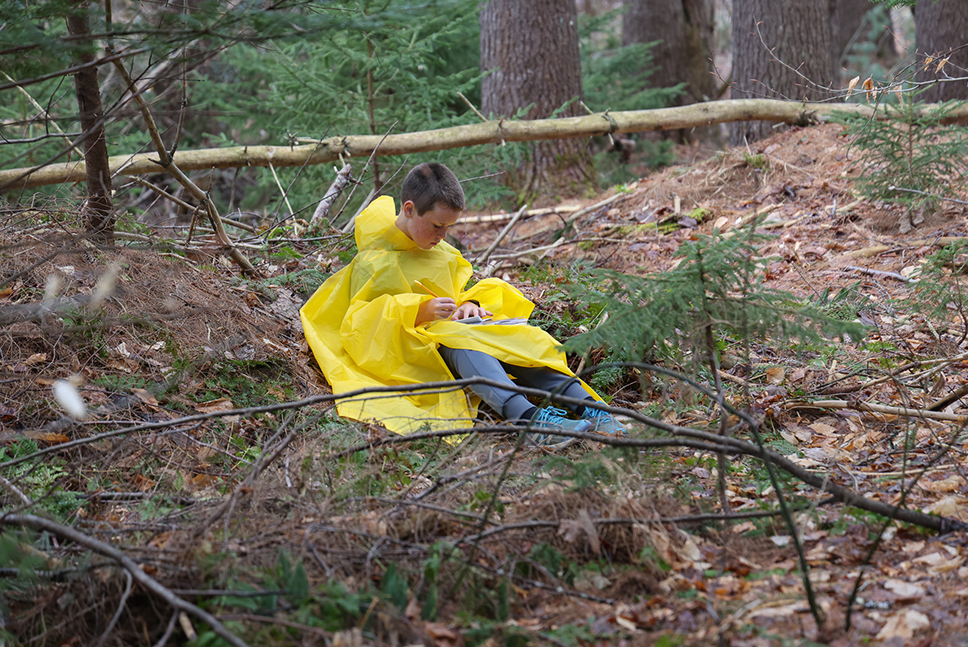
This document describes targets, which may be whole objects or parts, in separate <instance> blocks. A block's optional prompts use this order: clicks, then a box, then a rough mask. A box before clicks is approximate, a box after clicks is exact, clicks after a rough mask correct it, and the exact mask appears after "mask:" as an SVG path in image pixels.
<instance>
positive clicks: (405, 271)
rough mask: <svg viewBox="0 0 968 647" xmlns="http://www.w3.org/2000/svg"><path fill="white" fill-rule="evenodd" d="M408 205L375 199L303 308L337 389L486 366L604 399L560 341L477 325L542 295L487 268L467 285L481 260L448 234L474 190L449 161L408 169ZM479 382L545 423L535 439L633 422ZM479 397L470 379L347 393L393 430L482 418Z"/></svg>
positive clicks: (515, 313)
mask: <svg viewBox="0 0 968 647" xmlns="http://www.w3.org/2000/svg"><path fill="white" fill-rule="evenodd" d="M401 200H402V205H401V206H400V211H399V213H396V212H395V211H394V205H393V199H392V198H390V197H387V196H384V197H381V198H378V199H377V200H374V201H373V203H372V204H370V206H369V207H367V208H366V209H365V210H364V211H363V213H361V214H360V215H359V217H358V218H357V220H356V242H357V248H358V250H359V252H358V253H357V255H356V257H355V258H354V259H353V261H352V262H351V263H350V264H349V265H348V266H347V267H345V268H343V269H342V270H340V271H339V272H337V273H336V274H334V275H333V276H331V277H330V278H329V279H327V280H326V282H325V283H323V285H321V286H320V287H319V289H318V290H317V291H316V293H315V294H314V295H313V296H312V298H310V299H309V301H307V302H306V305H304V306H303V308H302V310H301V311H300V315H301V317H302V322H303V329H304V331H305V333H306V339H307V341H308V342H309V346H310V347H311V348H312V350H313V354H314V355H315V356H316V360H317V361H318V362H319V365H320V367H321V368H322V370H323V374H324V375H325V376H326V379H327V380H329V383H330V385H332V387H333V392H334V393H343V392H346V391H351V390H354V389H360V388H365V387H370V386H388V385H405V384H420V383H426V382H440V381H449V380H452V379H454V378H455V377H464V378H467V377H474V376H481V377H486V378H489V379H492V380H495V381H500V382H503V383H505V384H507V385H511V384H513V382H512V381H511V379H510V378H509V377H508V375H509V374H510V375H512V376H514V377H515V378H516V379H517V382H518V383H519V384H522V385H525V386H531V387H534V388H540V389H544V390H547V391H554V392H558V393H561V394H563V395H566V396H569V397H573V398H578V399H588V400H594V399H597V397H598V396H597V395H596V394H595V392H594V391H592V390H591V389H590V388H589V387H588V386H587V385H585V384H584V383H583V382H581V381H580V380H578V379H577V378H576V377H575V376H574V374H573V373H572V372H571V371H570V370H569V369H568V365H567V364H566V363H565V357H564V354H563V353H562V352H561V351H560V350H559V348H558V347H559V346H560V344H558V342H557V341H555V339H554V338H553V337H551V336H550V335H548V334H547V333H545V332H544V331H543V330H541V329H540V328H536V327H534V326H529V325H526V324H511V325H494V324H491V325H488V323H487V321H483V322H482V323H481V324H478V325H474V324H470V323H466V322H465V323H461V322H462V321H465V320H468V319H470V318H473V317H479V318H484V317H488V318H493V321H500V320H504V319H515V318H520V319H527V317H528V316H529V315H530V314H531V311H532V309H533V308H534V304H532V303H531V302H530V301H528V300H527V299H526V298H525V297H524V295H523V294H521V292H519V291H518V290H517V289H515V288H514V287H512V286H511V285H509V284H508V283H506V282H504V281H501V280H499V279H495V278H488V279H484V280H483V281H481V282H479V283H477V284H476V285H474V286H473V287H472V288H470V289H467V290H464V286H465V284H466V283H467V281H468V280H469V279H470V278H471V274H472V270H471V265H470V263H468V262H467V261H466V260H464V257H463V256H461V255H460V252H458V251H457V250H456V249H455V248H454V247H452V246H451V245H449V244H448V243H446V242H444V237H445V236H446V234H447V230H448V228H449V227H451V226H452V225H453V224H454V223H455V222H457V219H458V217H459V216H460V212H461V211H462V210H463V209H464V191H463V189H462V188H461V186H460V182H459V181H458V180H457V177H456V176H455V175H454V173H453V172H452V171H451V170H450V169H448V168H447V167H446V166H444V165H442V164H436V163H430V164H421V165H419V166H417V167H415V168H414V169H413V170H411V171H410V173H409V174H408V175H407V178H406V179H405V180H404V183H403V189H402V191H401ZM471 391H472V392H473V393H474V395H475V396H477V398H480V399H481V400H483V401H485V402H487V404H488V405H489V406H490V407H491V408H492V409H494V411H496V412H497V413H498V414H500V415H502V416H503V417H504V418H505V419H507V420H511V421H525V422H529V423H530V425H531V426H532V427H533V428H534V429H536V430H537V431H538V432H541V433H536V434H531V435H530V436H529V440H531V441H532V442H535V443H538V444H542V445H545V446H564V445H566V444H570V442H573V439H570V438H567V437H562V436H555V435H554V433H553V432H555V431H562V430H570V431H576V432H581V431H599V432H601V433H609V434H614V433H624V428H623V427H622V426H621V425H620V424H619V423H618V422H616V421H615V419H614V418H613V417H612V416H611V415H610V414H608V413H606V412H604V411H600V410H598V409H593V408H591V407H584V406H579V407H577V408H576V409H575V410H574V413H575V414H576V415H577V416H578V417H579V419H578V420H572V419H569V418H566V417H565V416H566V415H567V414H566V412H565V411H564V410H562V409H557V408H554V407H543V408H541V409H538V408H537V407H535V406H534V405H532V404H531V403H530V402H529V401H528V399H527V398H526V397H524V396H523V395H521V394H519V393H515V392H514V391H510V390H505V389H501V388H495V387H490V386H484V385H474V386H472V387H471ZM476 404H477V402H476V401H475V402H474V403H470V402H468V399H467V398H466V397H465V396H464V393H463V392H462V391H455V390H444V391H440V392H437V391H435V392H427V391H423V392H415V393H413V394H409V395H396V394H393V395H389V396H386V395H380V394H369V395H367V396H365V397H362V398H359V399H343V400H340V401H339V403H338V405H337V410H338V412H339V414H340V415H341V416H344V417H346V418H353V419H356V420H370V419H376V420H377V421H379V422H380V423H382V424H383V425H384V426H386V427H387V428H388V429H390V430H391V431H395V432H397V433H402V434H405V433H410V432H412V431H416V430H418V429H420V428H421V427H424V426H426V425H429V426H430V427H431V428H439V429H443V428H455V427H456V428H462V427H469V426H471V425H473V421H474V419H475V417H476V413H477V412H476V409H477V406H476Z"/></svg>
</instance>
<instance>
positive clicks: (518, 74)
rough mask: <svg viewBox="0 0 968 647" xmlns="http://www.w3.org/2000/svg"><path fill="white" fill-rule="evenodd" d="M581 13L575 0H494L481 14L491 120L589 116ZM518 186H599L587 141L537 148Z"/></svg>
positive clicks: (531, 189)
mask: <svg viewBox="0 0 968 647" xmlns="http://www.w3.org/2000/svg"><path fill="white" fill-rule="evenodd" d="M577 21H578V14H577V11H576V9H575V2H574V0H528V1H527V2H522V1H520V0H490V1H489V2H488V3H487V4H485V5H484V6H483V7H482V8H481V15H480V22H481V68H482V69H483V70H485V71H489V72H490V73H489V74H488V75H487V76H485V77H484V80H483V81H482V82H481V99H482V100H481V102H482V107H483V110H484V113H485V114H488V113H490V114H493V115H495V116H498V117H513V116H515V115H516V114H517V113H518V111H519V110H521V109H523V108H525V107H527V106H528V105H529V104H533V106H532V107H531V108H530V110H528V111H527V113H526V114H525V115H524V118H525V119H541V118H544V117H549V116H551V115H552V113H554V112H555V111H557V110H559V109H560V108H561V107H562V106H563V105H564V104H566V103H568V102H569V101H571V102H572V103H571V104H570V105H569V106H568V107H567V108H565V109H564V110H562V111H561V112H559V113H558V115H559V116H561V117H572V116H578V115H581V114H584V111H583V110H582V108H581V105H580V104H579V101H580V100H581V98H582V89H581V59H580V58H579V55H578V25H577ZM520 171H521V173H520V174H519V176H518V177H516V178H514V179H513V180H512V181H511V184H512V185H513V186H514V188H515V189H516V190H517V192H518V193H519V194H523V195H530V194H542V195H551V194H553V193H555V192H557V191H559V190H562V189H566V190H567V189H568V188H569V187H571V190H572V191H575V192H577V193H582V192H584V189H585V188H587V187H588V186H589V185H594V184H595V179H594V177H595V176H594V170H593V165H592V160H591V156H590V154H589V152H588V150H587V147H586V144H585V142H583V141H581V140H557V141H549V142H542V143H539V144H535V145H534V146H532V148H531V155H530V159H529V160H528V162H527V164H526V165H525V167H524V168H522V169H520Z"/></svg>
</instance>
